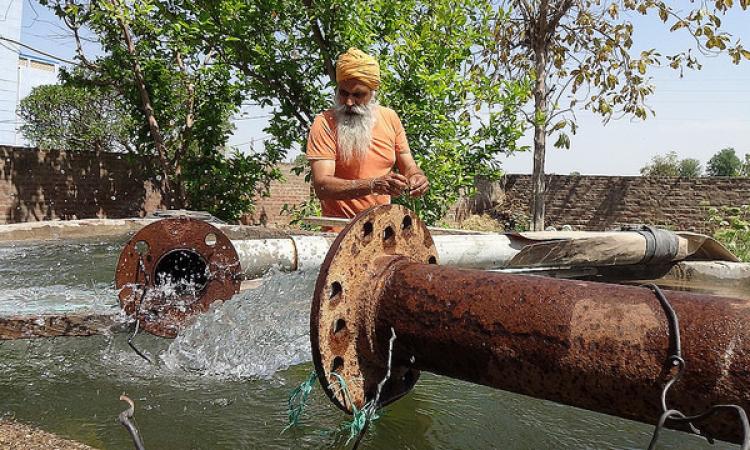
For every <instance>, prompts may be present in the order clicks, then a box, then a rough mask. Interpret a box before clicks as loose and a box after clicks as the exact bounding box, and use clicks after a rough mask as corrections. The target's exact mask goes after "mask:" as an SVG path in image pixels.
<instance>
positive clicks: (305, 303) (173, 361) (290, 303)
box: [162, 271, 317, 378]
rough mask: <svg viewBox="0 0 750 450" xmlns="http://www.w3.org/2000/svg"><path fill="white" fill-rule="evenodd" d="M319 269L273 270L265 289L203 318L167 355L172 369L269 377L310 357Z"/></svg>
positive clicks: (216, 307)
mask: <svg viewBox="0 0 750 450" xmlns="http://www.w3.org/2000/svg"><path fill="white" fill-rule="evenodd" d="M316 277H317V272H312V271H308V272H294V273H286V274H283V273H278V272H275V273H270V274H268V275H267V276H266V277H265V278H264V280H263V283H262V285H261V286H260V287H258V288H256V289H252V290H249V291H246V292H244V293H241V294H239V295H237V296H235V297H234V298H232V299H231V300H229V301H227V302H226V303H223V304H215V305H214V306H213V307H212V308H211V310H210V311H209V312H208V313H206V314H203V315H201V316H199V317H198V318H197V320H196V321H195V322H194V323H193V324H192V325H191V326H189V327H188V328H187V329H186V330H184V331H183V332H182V333H180V335H179V336H178V337H177V338H176V339H175V340H174V342H173V343H172V344H171V345H170V346H169V348H168V349H167V351H166V352H165V353H164V354H163V355H162V360H163V362H164V364H165V365H166V366H167V367H168V368H170V369H172V370H177V369H182V370H186V371H197V372H200V373H202V374H206V375H214V376H218V377H230V378H269V377H271V376H272V375H273V374H274V373H275V372H277V371H279V370H282V369H286V368H287V367H290V366H293V365H296V364H299V363H302V362H306V361H309V360H310V339H309V329H310V327H309V315H310V300H311V299H312V296H313V289H314V287H315V279H316Z"/></svg>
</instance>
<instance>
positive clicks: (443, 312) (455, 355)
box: [311, 206, 750, 442]
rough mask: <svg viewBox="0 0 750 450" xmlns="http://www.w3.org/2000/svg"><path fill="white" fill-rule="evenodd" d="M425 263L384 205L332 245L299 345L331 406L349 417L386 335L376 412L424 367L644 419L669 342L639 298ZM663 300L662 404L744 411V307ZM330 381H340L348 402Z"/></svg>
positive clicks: (698, 298) (727, 436) (727, 421)
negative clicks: (309, 354)
mask: <svg viewBox="0 0 750 450" xmlns="http://www.w3.org/2000/svg"><path fill="white" fill-rule="evenodd" d="M407 222H408V225H409V226H408V227H405V226H404V225H405V224H406V223H407ZM368 230H369V231H368ZM367 236H372V237H369V238H368V237H367ZM436 262H437V260H436V252H435V247H434V244H433V243H432V242H431V238H430V236H429V232H428V231H427V229H426V228H425V227H424V226H423V225H421V223H419V222H418V221H417V220H416V218H415V217H413V214H412V213H410V212H409V211H408V210H405V209H403V208H401V207H396V206H387V207H381V208H376V209H373V210H370V211H368V212H367V213H365V214H363V215H362V216H360V217H359V218H358V220H356V221H354V222H353V223H352V224H350V226H349V227H347V228H346V229H345V230H344V232H342V233H341V234H340V235H339V237H338V238H337V239H336V242H334V244H333V246H332V248H331V252H329V254H328V256H327V257H326V261H325V263H324V266H323V268H322V270H321V273H320V276H319V278H318V283H317V285H316V291H315V298H314V300H313V310H312V314H311V341H312V347H313V361H314V363H315V367H316V370H317V372H318V376H319V379H320V380H321V384H323V386H324V387H325V390H326V392H327V394H328V395H329V397H330V398H331V399H332V401H333V402H334V403H335V404H337V405H338V406H339V407H340V408H342V409H344V410H346V411H350V412H351V411H352V409H353V407H357V408H362V407H363V406H364V405H365V404H366V403H367V402H368V401H370V400H372V399H373V398H374V397H375V395H376V392H377V385H378V383H380V382H381V380H382V379H383V377H384V375H385V373H386V371H387V361H388V341H389V339H390V338H391V335H392V333H394V334H395V336H396V341H395V345H394V349H393V354H392V367H391V372H392V374H393V375H392V376H391V378H390V379H389V380H388V382H387V383H386V384H385V387H384V388H383V391H382V392H381V395H380V399H381V403H383V404H385V403H389V402H391V401H394V400H395V399H397V398H399V397H400V396H402V395H404V394H406V393H407V392H408V391H409V390H410V389H411V388H412V387H413V386H414V384H415V382H416V380H417V378H418V375H419V371H421V370H426V371H429V372H433V373H436V374H440V375H445V376H450V377H453V378H458V379H462V380H466V381H469V382H474V383H478V384H483V385H487V386H491V387H494V388H498V389H503V390H508V391H512V392H516V393H520V394H525V395H529V396H533V397H537V398H543V399H547V400H552V401H556V402H560V403H564V404H568V405H572V406H576V407H581V408H585V409H589V410H592V411H598V412H601V413H606V414H611V415H616V416H620V417H624V418H627V419H632V420H638V421H641V422H646V423H651V424H654V423H656V421H657V419H658V417H659V414H660V413H661V406H660V394H661V391H662V388H663V386H664V383H665V382H666V381H667V380H668V379H669V377H670V376H671V375H672V374H671V373H670V370H669V367H667V366H666V360H667V357H668V353H669V350H670V333H669V327H668V322H667V316H666V314H665V311H664V310H663V308H662V306H661V304H660V303H659V301H658V300H657V298H656V297H655V296H654V294H653V292H651V291H650V290H649V289H646V288H642V287H633V286H619V285H610V284H603V283H593V282H581V281H569V280H556V279H548V278H542V277H531V276H524V275H508V274H501V273H491V272H484V271H478V270H465V269H457V268H452V267H442V266H438V265H435V264H432V263H436ZM667 297H668V299H669V301H670V302H671V304H672V306H673V308H674V310H675V311H676V313H677V315H678V317H679V320H680V331H681V334H682V348H683V356H684V358H685V360H686V362H687V364H686V370H685V372H684V374H683V377H682V378H681V379H680V381H679V382H678V383H676V384H675V385H674V386H673V387H672V389H671V390H670V392H669V396H668V398H667V402H668V404H669V406H670V407H673V408H677V409H680V410H682V411H683V412H685V413H687V414H694V413H698V412H702V411H703V410H705V409H706V408H708V407H709V406H711V405H714V404H726V403H731V404H737V405H739V406H741V407H743V408H744V409H745V410H750V398H749V396H748V392H750V370H749V369H748V367H750V301H748V300H747V299H734V298H723V297H714V296H709V295H698V294H693V293H686V292H675V291H668V293H667ZM333 372H336V374H337V375H339V376H341V377H343V378H344V379H345V380H347V384H348V391H349V397H346V396H345V395H344V394H343V393H342V391H341V390H340V389H339V387H338V386H337V383H338V384H340V382H339V381H338V377H337V376H334V374H333ZM667 425H668V426H670V425H671V424H670V423H669V422H667ZM704 429H705V431H707V432H709V433H710V434H711V435H713V436H715V437H717V438H719V439H723V440H727V441H731V442H739V441H740V439H741V437H742V436H741V433H742V431H741V428H740V426H739V423H738V421H736V420H734V418H733V417H731V416H729V417H727V416H724V415H722V416H719V417H716V418H715V419H714V420H711V421H709V422H706V425H705V427H704Z"/></svg>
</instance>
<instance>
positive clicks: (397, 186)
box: [310, 159, 407, 200]
mask: <svg viewBox="0 0 750 450" xmlns="http://www.w3.org/2000/svg"><path fill="white" fill-rule="evenodd" d="M310 167H311V168H312V181H313V187H314V188H315V195H317V196H318V198H319V199H321V200H344V199H350V198H357V197H363V196H365V195H369V194H381V195H401V192H403V190H404V189H406V187H407V181H406V178H405V177H404V176H403V175H400V174H397V173H389V174H386V175H383V176H382V177H377V178H370V179H363V180H347V179H344V178H338V177H336V176H335V175H334V174H335V172H336V161H332V160H328V159H317V160H311V161H310Z"/></svg>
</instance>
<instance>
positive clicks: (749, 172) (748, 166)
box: [740, 153, 750, 177]
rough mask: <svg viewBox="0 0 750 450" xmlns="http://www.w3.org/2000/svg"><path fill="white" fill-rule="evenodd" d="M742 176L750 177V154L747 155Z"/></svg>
mask: <svg viewBox="0 0 750 450" xmlns="http://www.w3.org/2000/svg"><path fill="white" fill-rule="evenodd" d="M740 175H741V176H743V177H750V153H745V162H744V163H743V164H742V173H740Z"/></svg>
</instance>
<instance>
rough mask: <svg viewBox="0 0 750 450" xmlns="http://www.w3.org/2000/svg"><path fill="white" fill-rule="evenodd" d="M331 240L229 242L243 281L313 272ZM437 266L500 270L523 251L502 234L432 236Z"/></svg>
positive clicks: (252, 240)
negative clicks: (271, 272) (272, 272)
mask: <svg viewBox="0 0 750 450" xmlns="http://www.w3.org/2000/svg"><path fill="white" fill-rule="evenodd" d="M333 239H334V238H332V237H330V238H329V237H324V236H291V237H289V238H281V239H243V240H232V244H233V245H234V248H235V249H236V250H237V255H238V256H239V259H240V266H241V267H242V271H243V273H244V274H245V277H246V278H257V277H260V276H262V275H263V274H264V273H266V272H267V271H268V270H269V269H272V268H273V269H277V270H281V271H294V270H309V269H317V268H318V267H320V265H321V264H322V263H323V259H324V258H325V257H326V254H327V253H328V248H329V247H330V246H331V243H332V242H333ZM433 239H434V241H435V246H436V247H437V251H438V258H439V261H440V264H442V265H449V266H457V267H464V268H474V269H492V268H496V267H502V266H503V265H505V264H506V263H507V262H508V261H510V260H511V259H512V258H513V257H514V256H515V255H516V254H517V253H518V252H519V251H520V249H521V248H522V247H523V245H521V244H518V243H514V242H512V241H511V239H509V238H508V237H507V236H505V235H502V234H465V235H441V236H433Z"/></svg>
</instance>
